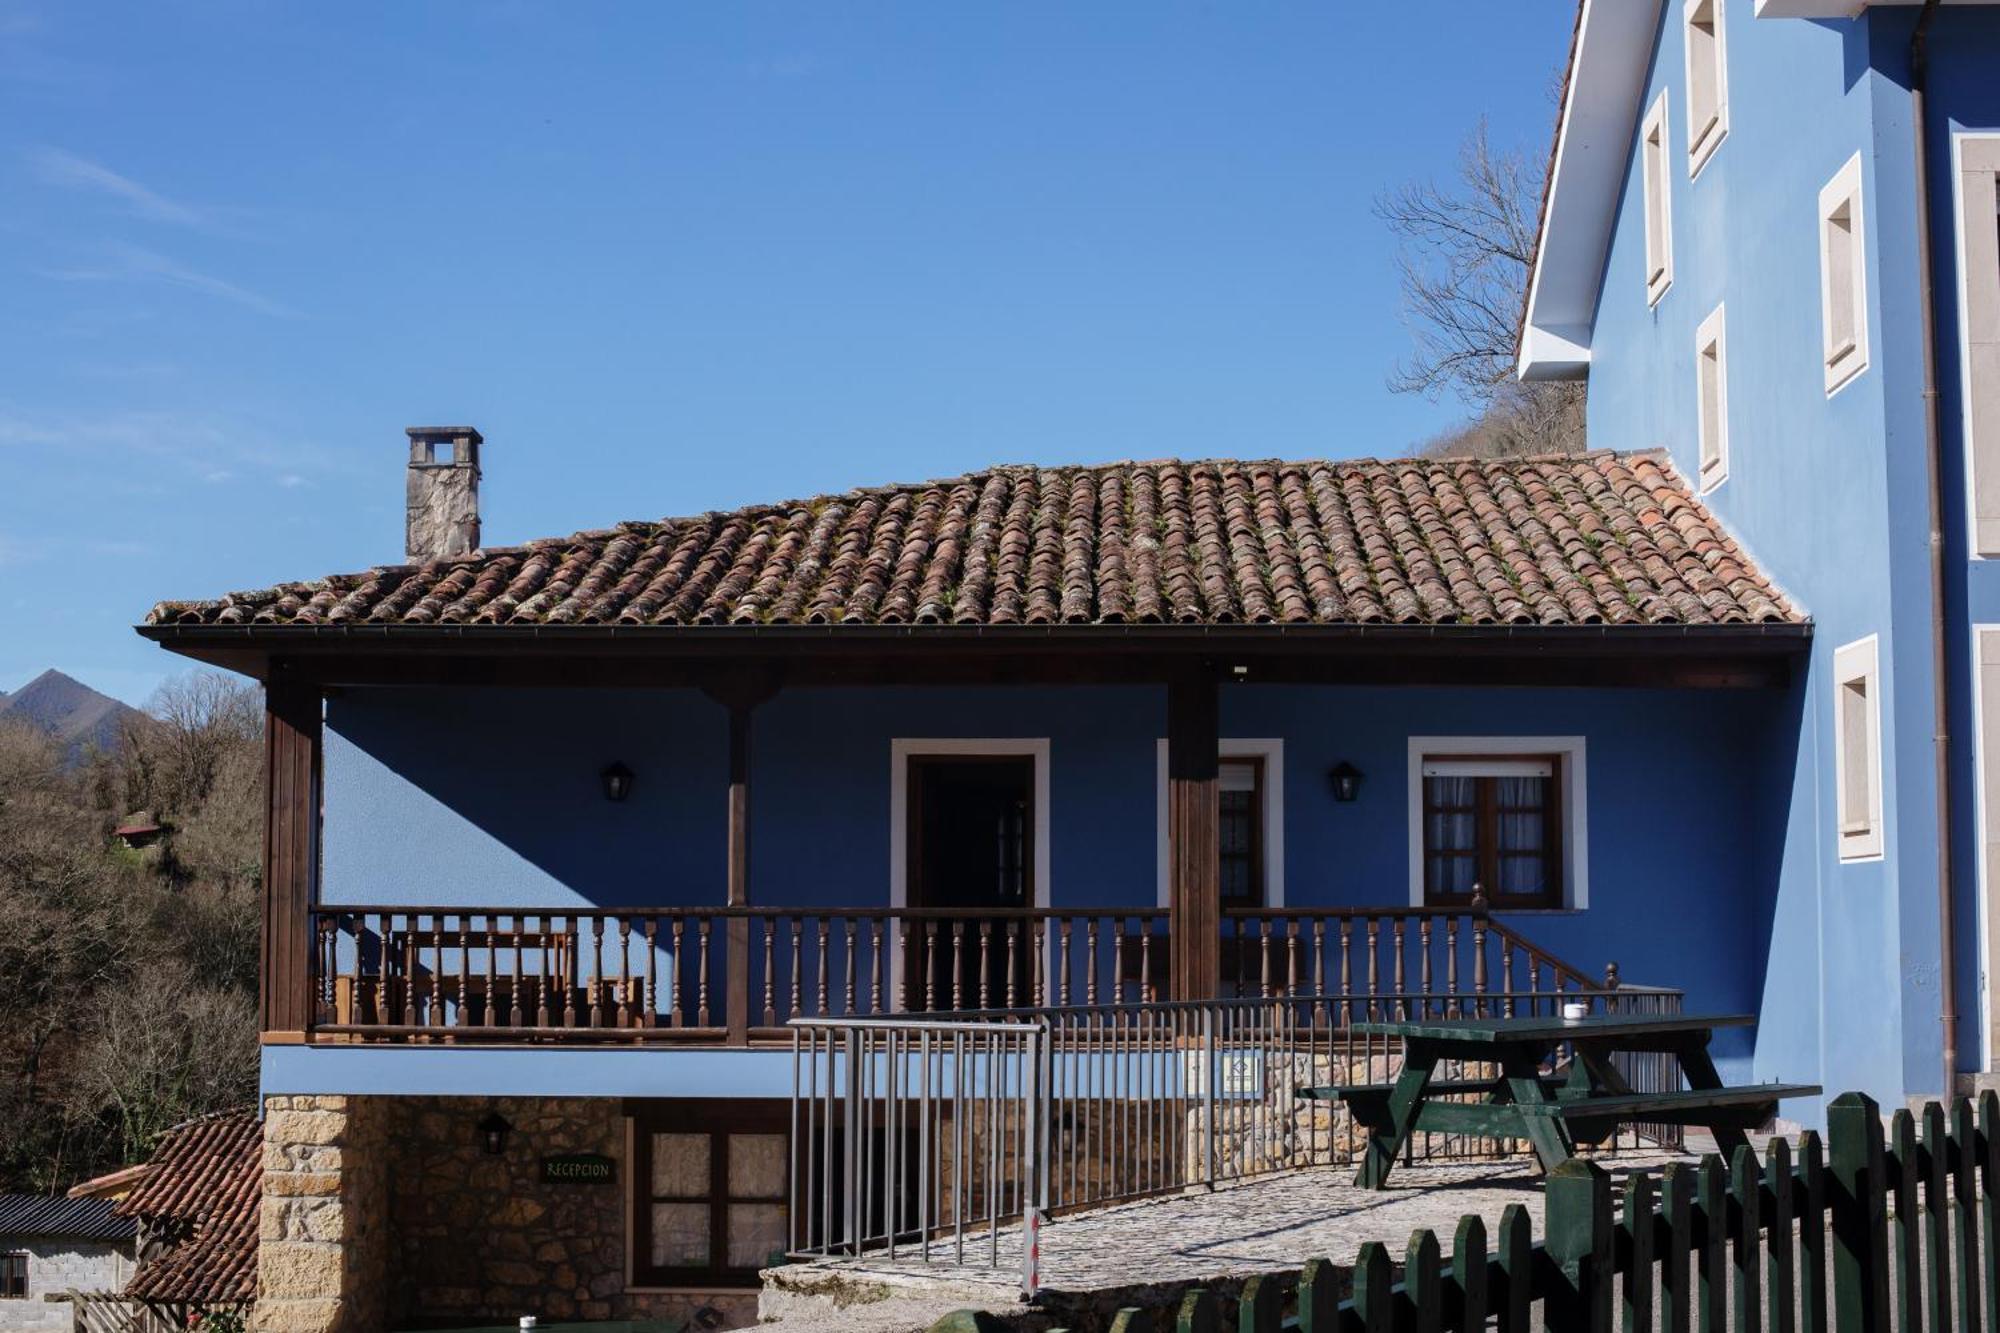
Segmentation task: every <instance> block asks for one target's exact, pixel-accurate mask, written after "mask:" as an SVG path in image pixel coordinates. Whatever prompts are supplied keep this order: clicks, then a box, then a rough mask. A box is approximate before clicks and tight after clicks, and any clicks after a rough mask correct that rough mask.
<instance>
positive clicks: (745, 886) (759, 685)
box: [703, 669, 778, 1046]
mask: <svg viewBox="0 0 2000 1333" xmlns="http://www.w3.org/2000/svg"><path fill="white" fill-rule="evenodd" d="M777 691H778V679H777V677H776V676H775V675H774V674H772V673H770V672H767V671H759V670H754V669H750V670H745V671H744V672H742V673H741V674H739V675H736V676H732V677H731V678H729V679H728V680H726V681H717V682H715V683H712V684H710V685H708V686H707V687H706V688H705V689H704V691H703V693H705V694H707V695H708V697H709V698H711V699H713V700H715V702H717V703H719V704H721V705H722V706H723V707H724V708H727V709H728V710H729V804H728V808H729V816H728V820H729V822H728V833H727V848H728V853H727V868H726V871H725V880H724V891H725V894H726V898H725V901H727V903H728V904H729V906H731V907H748V906H749V905H750V717H751V714H752V713H753V712H754V711H755V710H756V707H757V705H759V704H761V703H763V702H764V701H765V700H766V699H769V698H770V697H771V696H772V695H773V694H776V693H777ZM722 936H723V950H724V954H723V962H724V966H723V973H722V976H723V997H722V1016H723V1017H722V1021H723V1026H724V1027H725V1028H726V1029H727V1031H728V1042H729V1044H730V1045H731V1046H745V1045H748V1044H749V1041H750V919H749V918H748V917H743V916H732V917H729V918H728V919H727V920H726V921H725V922H724V923H723V927H722Z"/></svg>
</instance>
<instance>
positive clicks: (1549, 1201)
mask: <svg viewBox="0 0 2000 1333" xmlns="http://www.w3.org/2000/svg"><path fill="white" fill-rule="evenodd" d="M1544 1205H1545V1207H1546V1210H1547V1212H1546V1217H1547V1220H1546V1222H1545V1223H1544V1225H1543V1229H1542V1234H1543V1236H1544V1237H1545V1239H1544V1240H1543V1242H1542V1245H1543V1249H1544V1250H1545V1251H1546V1253H1547V1254H1548V1257H1549V1260H1550V1262H1551V1266H1552V1267H1553V1268H1554V1269H1555V1270H1556V1272H1557V1273H1560V1275H1561V1280H1560V1282H1559V1284H1558V1285H1557V1287H1556V1289H1555V1290H1554V1291H1552V1292H1550V1293H1549V1296H1548V1301H1547V1307H1546V1309H1545V1311H1544V1314H1543V1318H1544V1320H1545V1322H1546V1323H1547V1324H1548V1326H1549V1327H1550V1328H1552V1329H1561V1330H1563V1333H1572V1330H1573V1331H1574V1333H1599V1330H1604V1331H1605V1333H1608V1331H1609V1329H1610V1328H1611V1287H1612V1281H1611V1274H1612V1267H1611V1264H1612V1256H1613V1250H1614V1244H1613V1240H1614V1238H1613V1235H1612V1229H1611V1227H1612V1222H1611V1177H1609V1176H1608V1175H1606V1174H1605V1173H1604V1168H1602V1167H1600V1166H1598V1165H1597V1164H1596V1163H1595V1162H1586V1161H1584V1160H1583V1159H1582V1158H1580V1157H1573V1158H1571V1159H1570V1160H1569V1161H1567V1162H1564V1163H1563V1164H1562V1165H1561V1166H1558V1167H1557V1168H1556V1169H1555V1170H1553V1171H1551V1172H1549V1183H1548V1190H1547V1193H1546V1195H1545V1196H1544Z"/></svg>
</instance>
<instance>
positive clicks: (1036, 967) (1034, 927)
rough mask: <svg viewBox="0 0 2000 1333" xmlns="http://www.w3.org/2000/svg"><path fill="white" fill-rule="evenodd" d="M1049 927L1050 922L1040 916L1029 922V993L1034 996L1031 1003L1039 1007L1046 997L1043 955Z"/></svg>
mask: <svg viewBox="0 0 2000 1333" xmlns="http://www.w3.org/2000/svg"><path fill="white" fill-rule="evenodd" d="M1048 928H1049V926H1048V922H1047V921H1045V920H1043V919H1042V918H1040V917H1037V918H1035V920H1034V921H1033V922H1031V923H1030V924H1029V933H1028V968H1029V977H1028V993H1029V994H1030V995H1032V996H1033V997H1034V999H1033V1000H1032V1001H1031V1003H1032V1004H1033V1005H1034V1006H1035V1008H1037V1009H1039V1008H1041V1007H1042V1001H1043V1000H1044V999H1045V998H1046V997H1045V996H1044V995H1043V993H1042V991H1043V978H1042V955H1043V952H1044V951H1045V950H1046V948H1047V944H1046V941H1045V938H1044V937H1045V936H1046V935H1047V933H1048Z"/></svg>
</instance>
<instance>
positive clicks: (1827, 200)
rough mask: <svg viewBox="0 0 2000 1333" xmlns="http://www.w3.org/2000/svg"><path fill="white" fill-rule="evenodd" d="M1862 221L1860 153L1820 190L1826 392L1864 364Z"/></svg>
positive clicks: (1865, 311) (1822, 344) (1865, 281)
mask: <svg viewBox="0 0 2000 1333" xmlns="http://www.w3.org/2000/svg"><path fill="white" fill-rule="evenodd" d="M1864 235H1865V233H1864V232H1863V231H1862V217H1861V154H1859V153H1856V154H1855V155H1854V156H1853V157H1850V158H1848V159H1847V165H1845V166H1843V167H1842V168H1841V169H1840V170H1839V171H1837V172H1835V173H1834V176H1833V179H1832V180H1830V181H1828V182H1827V183H1826V184H1825V186H1823V187H1822V188H1821V189H1820V192H1819V312H1820V351H1821V353H1822V356H1823V358H1824V360H1825V363H1826V391H1827V392H1828V393H1832V392H1833V391H1834V390H1836V389H1838V388H1840V387H1841V386H1842V385H1843V384H1846V383H1847V382H1848V381H1849V380H1851V379H1853V378H1854V377H1855V376H1856V375H1859V374H1860V373H1861V372H1862V371H1863V370H1865V369H1867V366H1868V267H1867V261H1866V258H1865V253H1866V251H1865V244H1864Z"/></svg>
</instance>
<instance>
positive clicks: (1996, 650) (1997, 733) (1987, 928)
mask: <svg viewBox="0 0 2000 1333" xmlns="http://www.w3.org/2000/svg"><path fill="white" fill-rule="evenodd" d="M1972 716H1973V726H1974V728H1975V730H1974V733H1973V738H1972V739H1973V771H1974V775H1975V779H1976V781H1977V784H1978V798H1979V799H1978V803H1977V806H1976V808H1975V811H1974V818H1975V820H1976V821H1977V823H1978V827H1979V871H1978V873H1979V993H1980V1005H1981V1008H1982V1011H1983V1013H1984V1015H1985V1029H1986V1050H1985V1060H1984V1064H1983V1065H1982V1068H1983V1069H1985V1070H1986V1071H1987V1072H1988V1073H1991V1072H1993V1071H1994V1070H1995V1069H2000V1032H1995V1031H1994V1024H1993V1020H1994V1018H1995V1017H1996V1015H2000V1006H1996V1004H1995V999H1996V997H1995V995H1994V990H1995V984H1994V983H1995V981H1996V978H1995V977H1994V975H1993V964H1994V960H1995V959H1996V958H2000V939H1996V934H2000V904H1996V903H1995V902H1994V900H1993V894H1994V892H1995V889H1996V887H2000V886H1996V885H1995V883H1994V878H1993V877H1994V874H1995V873H1996V871H2000V846H1995V839H2000V625H1974V626H1973V627H1972Z"/></svg>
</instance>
